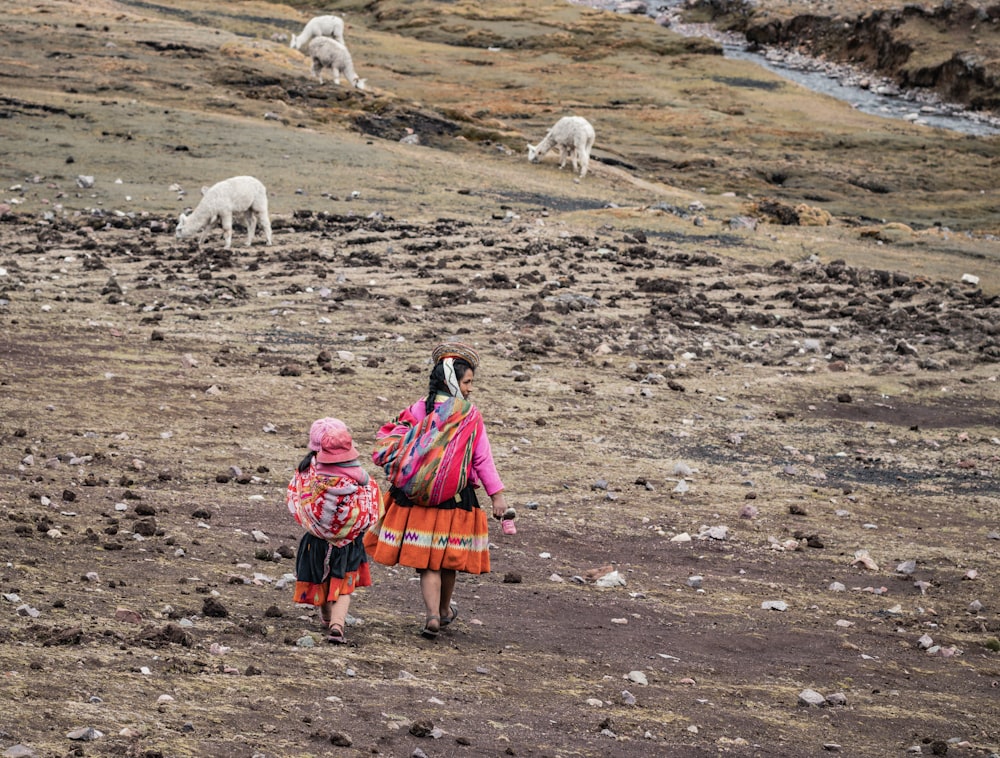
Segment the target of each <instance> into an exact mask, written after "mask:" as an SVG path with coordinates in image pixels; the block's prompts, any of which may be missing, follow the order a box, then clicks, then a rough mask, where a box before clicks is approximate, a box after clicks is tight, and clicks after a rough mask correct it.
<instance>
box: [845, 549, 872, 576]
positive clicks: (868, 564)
mask: <svg viewBox="0 0 1000 758" xmlns="http://www.w3.org/2000/svg"><path fill="white" fill-rule="evenodd" d="M851 565H852V566H864V567H865V568H866V569H868V570H870V571H878V564H877V563H875V561H874V560H873V559H872V557H871V555H869V554H868V551H867V550H858V551H856V552H855V553H854V560H853V561H852V562H851Z"/></svg>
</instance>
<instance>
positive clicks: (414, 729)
mask: <svg viewBox="0 0 1000 758" xmlns="http://www.w3.org/2000/svg"><path fill="white" fill-rule="evenodd" d="M433 731H434V722H433V721H431V720H430V719H417V720H416V721H414V722H413V723H412V724H410V734H412V735H413V736H414V737H430V736H431V733H432V732H433Z"/></svg>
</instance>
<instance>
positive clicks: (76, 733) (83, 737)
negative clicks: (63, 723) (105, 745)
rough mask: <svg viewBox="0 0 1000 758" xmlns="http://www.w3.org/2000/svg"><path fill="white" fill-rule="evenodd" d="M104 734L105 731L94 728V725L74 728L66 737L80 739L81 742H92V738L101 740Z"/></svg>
mask: <svg viewBox="0 0 1000 758" xmlns="http://www.w3.org/2000/svg"><path fill="white" fill-rule="evenodd" d="M103 736H104V732H101V731H98V730H97V729H94V727H92V726H81V727H80V728H79V729H74V730H73V731H71V732H68V733H67V734H66V737H67V738H68V739H71V740H78V741H80V742H90V741H92V740H99V739H101V737H103Z"/></svg>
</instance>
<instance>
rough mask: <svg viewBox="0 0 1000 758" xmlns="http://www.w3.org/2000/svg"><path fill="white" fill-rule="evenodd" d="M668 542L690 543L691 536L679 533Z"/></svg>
mask: <svg viewBox="0 0 1000 758" xmlns="http://www.w3.org/2000/svg"><path fill="white" fill-rule="evenodd" d="M670 541H671V542H690V541H691V535H690V534H688V533H687V532H681V533H680V534H675V535H674V536H673V537H671V538H670Z"/></svg>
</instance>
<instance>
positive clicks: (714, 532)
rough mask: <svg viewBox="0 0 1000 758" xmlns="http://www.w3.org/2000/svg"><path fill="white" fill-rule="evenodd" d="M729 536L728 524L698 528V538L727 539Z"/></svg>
mask: <svg viewBox="0 0 1000 758" xmlns="http://www.w3.org/2000/svg"><path fill="white" fill-rule="evenodd" d="M728 536H729V527H728V526H702V527H701V528H700V529H699V530H698V539H701V540H703V539H713V540H725V539H726V537H728Z"/></svg>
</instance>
